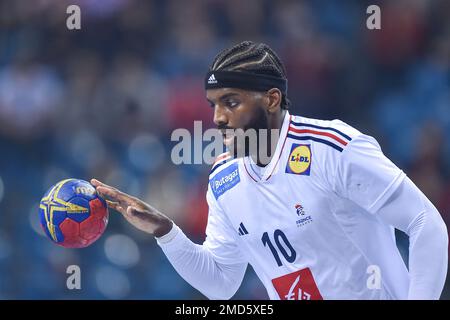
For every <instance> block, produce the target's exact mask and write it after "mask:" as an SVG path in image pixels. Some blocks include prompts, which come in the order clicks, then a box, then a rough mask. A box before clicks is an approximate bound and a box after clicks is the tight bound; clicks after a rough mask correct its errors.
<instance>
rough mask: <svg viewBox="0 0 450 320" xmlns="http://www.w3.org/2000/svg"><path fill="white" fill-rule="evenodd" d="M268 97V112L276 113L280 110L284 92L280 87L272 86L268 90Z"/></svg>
mask: <svg viewBox="0 0 450 320" xmlns="http://www.w3.org/2000/svg"><path fill="white" fill-rule="evenodd" d="M267 97H268V101H269V104H268V106H267V112H268V113H275V112H278V111H280V105H281V99H282V94H281V91H280V89H278V88H272V89H270V90H269V91H267Z"/></svg>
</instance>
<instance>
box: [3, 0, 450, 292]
mask: <svg viewBox="0 0 450 320" xmlns="http://www.w3.org/2000/svg"><path fill="white" fill-rule="evenodd" d="M70 4H78V5H79V6H80V8H81V30H68V29H67V27H66V19H67V17H68V14H67V13H66V8H67V6H68V5H70ZM371 4H378V5H380V7H381V27H382V29H381V30H368V29H367V28H366V19H367V17H368V15H367V14H366V8H367V6H369V5H371ZM242 40H253V41H259V42H265V43H267V44H269V45H270V46H271V47H273V48H274V49H275V51H277V52H278V53H279V55H280V57H281V59H282V60H283V61H284V63H285V66H286V68H287V74H288V79H289V98H290V100H291V101H292V107H291V113H293V114H298V115H303V116H307V117H315V118H321V119H334V118H339V119H341V120H343V121H346V122H347V123H349V124H350V125H353V126H355V127H356V128H358V129H359V130H361V131H363V132H365V133H368V134H370V135H372V136H374V137H375V138H376V139H377V140H378V141H379V142H380V145H381V146H382V149H383V151H384V152H385V154H387V155H388V156H389V157H390V158H391V159H392V160H393V161H394V162H395V163H396V164H397V165H398V166H399V167H400V168H402V169H403V170H404V171H405V172H407V173H408V175H409V176H410V177H411V179H412V180H413V181H414V182H415V183H416V184H417V185H418V186H419V187H420V188H421V189H422V190H423V192H424V193H425V194H426V195H427V196H428V197H429V198H430V199H431V200H432V202H433V203H434V204H435V205H436V207H437V208H438V209H439V211H440V212H441V214H442V216H443V218H444V219H445V220H446V222H447V225H449V226H450V172H449V169H450V142H449V139H448V138H447V137H448V136H449V135H450V2H449V1H447V0H433V1H431V0H429V1H423V0H395V1H389V2H387V1H383V2H381V1H375V0H374V1H367V0H364V1H361V0H348V1H339V0H318V1H317V0H316V1H312V0H311V1H301V0H291V1H276V2H275V1H268V0H245V1H242V0H211V1H201V0H192V1H179V0H102V1H96V0H78V1H76V0H71V1H68V0H58V1H52V0H35V1H26V0H0V155H1V156H0V299H9V298H19V299H54V298H58V299H73V298H78V299H105V298H106V299H179V298H185V299H191V298H192V299H201V298H203V296H202V295H201V294H200V293H198V292H197V291H196V290H194V289H192V288H191V287H190V286H189V285H188V284H187V283H185V282H184V280H182V279H181V278H180V277H179V276H178V275H177V274H176V272H175V270H174V269H173V268H172V267H171V266H170V264H169V263H168V261H167V260H166V259H165V257H164V255H163V254H162V252H161V250H160V249H159V248H158V246H157V244H156V242H155V240H154V239H153V238H152V237H150V236H148V235H146V234H144V233H142V232H140V231H138V230H136V229H134V228H133V227H131V226H129V225H128V224H127V223H126V222H125V221H124V219H122V218H121V217H120V216H119V215H118V214H116V213H115V212H111V216H110V221H109V226H108V228H107V230H106V232H105V234H104V235H103V236H102V237H101V238H100V240H98V241H97V242H96V243H95V244H93V245H92V246H91V247H89V248H86V249H83V250H69V249H63V248H60V247H58V246H56V245H54V244H52V243H51V242H50V241H49V240H48V239H45V238H44V235H43V232H42V230H41V228H40V226H39V222H38V205H39V201H40V198H41V197H42V195H43V194H44V192H45V191H46V190H47V189H48V188H49V187H50V186H51V185H53V184H54V183H56V182H58V181H59V180H62V179H64V178H68V177H76V178H80V179H85V180H89V179H90V178H92V177H96V178H98V179H100V180H103V181H104V182H106V183H108V184H111V185H113V186H116V187H117V188H120V189H122V190H123V191H125V192H127V193H130V194H133V195H135V196H138V197H140V198H142V199H144V200H145V201H147V202H149V203H151V204H152V205H153V206H155V207H156V208H158V209H160V210H161V211H162V212H165V213H166V214H167V215H168V216H170V217H171V218H172V219H174V220H175V221H176V222H177V224H179V225H180V226H181V227H182V228H183V230H185V232H186V233H187V234H188V235H189V236H190V237H191V239H193V240H194V241H196V242H199V243H201V242H202V241H203V239H204V237H205V235H204V228H205V226H206V218H207V210H208V208H207V204H206V200H205V193H206V188H207V182H208V172H209V167H208V165H181V166H176V165H174V164H173V163H172V162H171V159H170V153H171V149H172V147H173V145H174V143H173V142H171V141H170V136H171V133H172V131H173V130H174V129H176V128H187V129H192V127H193V121H194V120H202V121H203V128H204V129H206V128H208V127H213V123H212V109H211V108H209V107H208V104H207V102H206V100H205V93H204V90H203V76H204V74H205V72H206V71H207V68H208V67H209V64H210V63H211V61H212V59H213V58H214V56H215V54H217V53H218V52H219V51H220V50H222V49H224V48H226V47H228V46H231V45H233V44H235V43H237V42H240V41H242ZM398 235H399V237H398V245H399V248H400V250H401V252H402V254H403V255H404V257H405V259H407V250H408V240H407V237H405V236H404V235H402V234H400V233H399V234H398ZM71 264H77V265H79V266H80V267H81V270H82V290H79V291H77V290H73V291H70V290H68V289H67V288H66V278H67V276H68V275H67V274H66V268H67V266H68V265H71ZM235 298H247V299H266V298H267V294H266V293H265V290H264V288H263V287H262V285H261V284H260V282H259V280H258V279H257V278H256V276H255V275H254V273H253V271H252V270H251V268H250V267H249V269H248V275H247V277H246V278H245V280H244V283H243V285H242V287H241V288H240V290H239V291H238V293H237V295H236V296H235ZM443 298H446V299H448V298H450V287H449V288H446V290H445V291H444V294H443Z"/></svg>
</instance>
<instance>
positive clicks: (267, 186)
mask: <svg viewBox="0 0 450 320" xmlns="http://www.w3.org/2000/svg"><path fill="white" fill-rule="evenodd" d="M224 157H225V158H223V159H220V161H218V162H217V163H216V164H215V165H214V166H213V168H212V170H211V174H210V177H209V186H208V192H207V201H208V204H209V217H208V225H207V229H206V234H207V238H206V241H205V243H204V246H206V247H207V248H208V250H209V251H210V252H211V253H212V254H213V256H214V259H215V260H216V261H218V262H220V263H223V264H231V263H239V262H242V263H247V262H248V263H249V264H251V265H252V267H253V268H254V270H255V272H256V273H257V275H258V276H259V278H260V279H261V280H262V282H263V284H264V286H265V288H266V289H267V292H268V294H269V297H270V298H271V299H406V298H407V296H408V286H409V275H408V270H407V268H406V266H405V264H404V262H403V260H402V257H401V255H400V253H399V252H398V249H397V247H396V243H395V236H394V228H393V227H391V226H389V225H387V224H385V223H382V222H381V220H380V219H379V218H378V217H377V214H376V213H377V210H378V209H379V208H380V207H381V206H383V204H384V203H385V202H386V200H387V199H388V198H389V197H390V196H391V195H392V193H393V192H394V191H395V190H396V189H397V187H398V186H399V185H400V183H401V182H402V180H403V179H404V178H405V174H404V173H403V172H402V171H401V170H400V169H399V168H397V167H396V166H395V165H394V164H393V163H392V162H391V161H390V160H388V159H387V158H386V157H385V156H384V155H383V153H382V152H381V149H380V146H379V145H378V143H377V142H376V140H375V139H373V138H372V137H370V136H367V135H364V134H362V133H360V132H359V131H357V130H356V129H354V128H353V127H351V126H349V125H347V124H345V123H343V122H342V121H339V120H333V121H323V120H315V119H308V118H305V117H299V116H291V115H289V113H288V112H286V116H285V119H284V122H283V126H282V129H281V132H280V139H279V141H278V145H277V147H276V150H275V154H274V156H273V157H272V160H271V162H270V163H269V164H268V165H267V166H266V167H265V168H263V169H261V168H259V167H258V166H256V165H255V164H254V163H253V162H252V161H251V159H250V158H249V157H246V158H241V159H230V158H229V157H227V156H226V155H225V156H224Z"/></svg>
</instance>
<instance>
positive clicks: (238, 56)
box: [209, 41, 291, 110]
mask: <svg viewBox="0 0 450 320" xmlns="http://www.w3.org/2000/svg"><path fill="white" fill-rule="evenodd" d="M209 71H245V72H250V73H255V74H263V75H269V76H275V77H279V78H283V79H287V77H286V69H285V67H284V65H283V62H281V60H280V58H279V57H278V55H277V54H276V53H275V52H274V51H273V50H272V49H271V48H270V47H269V46H268V45H266V44H264V43H254V42H252V41H244V42H241V43H239V44H237V45H235V46H233V47H231V48H228V49H225V50H223V51H222V52H220V53H219V54H218V55H217V56H216V57H215V58H214V62H213V63H212V65H211V67H210V68H209ZM290 105H291V102H290V101H289V99H288V98H287V96H286V95H285V94H284V93H283V95H282V98H281V105H280V107H281V108H282V109H285V110H287V109H289V106H290Z"/></svg>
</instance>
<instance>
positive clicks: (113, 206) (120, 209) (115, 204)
mask: <svg viewBox="0 0 450 320" xmlns="http://www.w3.org/2000/svg"><path fill="white" fill-rule="evenodd" d="M106 204H107V205H108V208H111V209H113V210H116V211H118V212H120V213H122V214H124V213H125V212H126V210H124V208H123V207H122V206H121V205H120V204H119V203H118V202H114V201H110V200H106Z"/></svg>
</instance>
